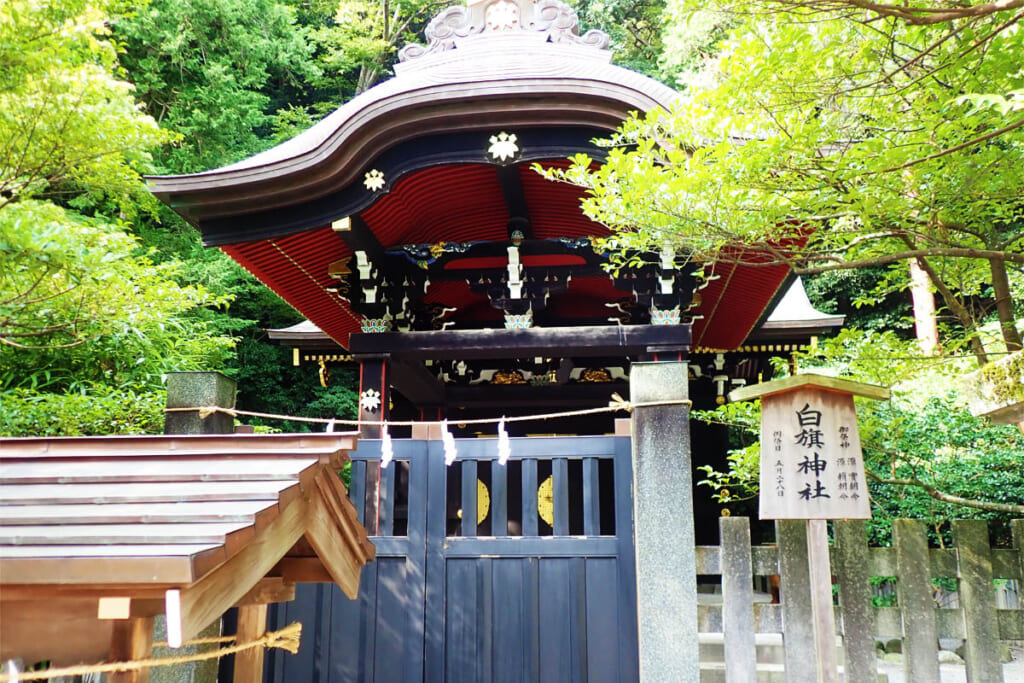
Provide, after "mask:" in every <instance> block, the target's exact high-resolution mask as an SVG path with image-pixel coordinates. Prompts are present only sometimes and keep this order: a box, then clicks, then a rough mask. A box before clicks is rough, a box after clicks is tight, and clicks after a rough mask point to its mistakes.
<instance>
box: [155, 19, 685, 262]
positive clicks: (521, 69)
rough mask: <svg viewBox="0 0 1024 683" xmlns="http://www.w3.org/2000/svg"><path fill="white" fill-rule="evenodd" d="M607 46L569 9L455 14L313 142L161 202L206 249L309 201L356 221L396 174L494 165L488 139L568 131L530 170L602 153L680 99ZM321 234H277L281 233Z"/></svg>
mask: <svg viewBox="0 0 1024 683" xmlns="http://www.w3.org/2000/svg"><path fill="white" fill-rule="evenodd" d="M499 15H500V16H499ZM602 36H603V34H600V33H599V32H595V31H590V32H588V33H587V34H585V35H584V36H583V37H580V36H578V35H577V34H576V16H575V13H574V12H573V11H572V10H571V9H570V8H568V6H566V5H564V4H563V3H561V2H557V0H540V2H537V3H534V2H531V0H491V1H490V2H488V1H486V0H485V1H484V2H476V3H474V4H473V5H472V6H470V7H461V6H459V7H452V8H449V9H447V10H445V11H444V12H443V13H442V14H441V15H439V16H438V17H436V18H435V20H434V21H433V22H432V23H431V25H430V27H428V29H427V37H428V39H429V43H428V45H427V46H425V47H424V46H418V45H411V46H407V47H406V48H405V49H404V50H403V52H402V56H403V57H405V58H406V61H403V62H401V63H400V64H399V65H397V66H396V69H395V71H396V75H395V76H394V77H393V78H391V79H389V80H387V81H384V82H383V83H380V84H379V85H377V86H375V87H373V88H371V89H369V90H367V91H365V92H363V93H362V94H360V95H358V96H357V97H355V98H353V99H352V100H351V101H349V102H348V103H346V104H345V105H343V106H342V107H341V108H339V109H338V110H336V111H335V112H334V113H332V114H331V115H329V116H328V117H326V118H325V119H323V120H322V121H321V122H320V123H318V124H316V125H315V126H313V127H312V128H310V129H309V130H307V131H305V132H304V133H302V134H300V135H299V136H297V137H295V138H293V139H291V140H289V141H287V142H285V143H283V144H281V145H278V146H277V147H274V148H272V149H270V150H267V151H266V152H263V153H261V154H257V155H255V156H253V157H250V158H248V159H245V160H243V161H240V162H238V163H235V164H232V165H230V166H226V167H223V168H218V169H214V170H211V171H206V172H203V173H196V174H192V175H182V176H154V177H151V178H149V182H150V186H151V189H152V191H153V192H154V194H156V195H157V196H158V197H160V198H161V199H163V200H164V201H165V202H167V203H168V204H169V205H170V206H172V207H173V208H174V209H175V210H176V211H177V212H178V213H180V214H181V215H182V216H184V217H185V218H186V219H187V220H188V221H190V222H191V223H192V224H193V225H196V226H197V227H199V228H200V230H201V231H202V232H203V237H204V242H205V243H207V244H211V245H219V244H229V243H235V242H238V241H245V240H246V238H247V237H248V238H250V239H251V238H252V237H253V235H248V234H246V232H245V231H238V230H230V229H228V228H227V227H226V224H227V223H230V219H232V218H234V217H237V216H240V215H247V216H252V215H262V214H269V215H268V217H267V220H271V221H272V220H273V219H272V218H271V216H276V215H279V214H280V213H281V211H282V210H285V209H287V208H288V207H294V206H297V205H302V204H306V203H309V202H320V204H328V205H331V208H330V209H329V210H327V211H326V213H325V214H324V215H322V216H319V219H320V221H321V223H325V222H330V221H331V220H334V219H336V218H338V217H340V216H345V215H351V214H353V213H355V212H357V211H359V210H361V209H363V208H365V206H367V205H369V204H370V203H372V201H373V199H374V196H373V194H372V193H371V194H367V193H365V192H363V191H361V190H362V189H363V188H362V182H363V178H364V176H365V173H366V172H367V171H369V170H370V169H374V168H378V167H379V166H382V165H388V164H391V165H392V166H393V167H394V171H395V172H393V173H390V174H386V175H385V177H386V179H387V182H388V183H391V182H393V181H394V180H396V179H397V177H399V176H400V175H402V174H404V173H408V172H410V171H412V170H416V169H419V168H424V167H427V166H432V165H438V164H445V163H453V162H474V161H480V162H485V163H494V161H495V160H494V158H493V157H491V156H489V155H488V154H487V149H488V145H487V144H486V140H488V138H489V137H490V136H491V135H493V134H494V133H496V132H498V131H501V130H517V131H518V130H522V129H524V128H543V129H546V130H548V131H553V132H554V133H553V134H549V135H547V136H538V137H537V138H536V139H535V140H533V141H532V145H533V148H532V149H527V148H525V147H524V148H522V150H521V153H520V154H519V156H518V157H517V158H519V159H524V158H525V159H539V158H559V157H564V156H565V155H566V153H571V152H572V151H580V150H582V149H592V145H591V144H590V139H591V138H592V137H593V136H594V135H600V134H603V133H606V132H608V131H611V130H614V129H615V128H616V127H617V126H618V125H619V124H620V123H621V122H622V121H623V120H624V119H625V118H626V117H627V116H628V115H629V113H630V112H634V111H640V112H643V111H649V110H651V109H653V108H655V107H659V106H662V107H664V106H668V105H669V104H670V103H671V102H672V101H673V100H674V99H675V98H676V97H677V94H676V92H675V91H673V90H672V89H671V88H668V87H667V86H665V85H663V84H661V83H659V82H657V81H655V80H653V79H651V78H648V77H646V76H643V75H641V74H638V73H635V72H633V71H629V70H628V69H623V68H621V67H618V66H615V65H613V64H611V63H610V59H611V53H610V52H609V51H608V50H606V49H603V46H604V45H605V44H606V42H607V37H606V36H603V38H602ZM571 131H575V135H570V136H569V137H567V136H566V134H567V133H570V132H571ZM558 132H560V133H561V134H558ZM474 134H475V135H474ZM520 137H521V134H520ZM480 143H483V144H480ZM346 189H349V190H350V191H349V192H347V193H346V192H345V190H346ZM342 195H344V196H342ZM331 197H333V200H334V201H333V202H332V201H331V200H330V198H331ZM275 210H276V211H277V212H278V213H276V214H275V213H274V212H275ZM278 223H280V222H279V221H278ZM260 224H262V223H260ZM250 225H252V222H251V221H250ZM308 227H311V226H308V225H299V224H293V225H288V226H282V225H277V228H276V230H274V231H273V232H276V233H277V234H281V233H283V232H295V231H299V230H303V229H306V228H308ZM263 232H266V231H265V230H264V231H260V230H257V233H258V234H257V235H256V238H257V239H258V238H259V236H261V234H262V233H263Z"/></svg>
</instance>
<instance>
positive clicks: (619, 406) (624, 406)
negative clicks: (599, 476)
mask: <svg viewBox="0 0 1024 683" xmlns="http://www.w3.org/2000/svg"><path fill="white" fill-rule="evenodd" d="M692 405H693V402H692V401H690V400H689V399H672V400H666V401H643V402H639V403H631V402H629V401H627V400H625V399H623V398H622V397H621V396H619V395H618V394H612V400H611V401H609V402H608V405H607V406H601V407H598V408H583V409H581V410H567V411H563V412H559V413H538V414H535V415H518V416H515V417H505V418H500V417H493V418H491V417H485V418H476V419H472V420H463V419H461V418H455V421H456V422H458V423H459V424H460V425H464V424H465V425H483V424H498V423H499V422H501V421H502V420H504V421H505V422H527V421H530V420H553V419H556V418H560V417H576V416H579V415H596V414H598V413H614V412H617V411H620V410H624V411H626V412H627V413H631V412H633V409H634V408H652V407H655V406H692ZM197 411H198V413H199V417H200V419H205V418H207V417H209V416H210V415H213V414H214V413H226V414H227V415H231V416H232V417H237V416H239V415H245V416H247V417H261V418H264V419H268V420H289V421H293V422H316V423H320V424H331V423H333V424H342V425H352V426H353V427H358V426H360V425H388V426H389V427H412V426H414V425H420V424H441V423H442V420H343V419H341V418H324V417H300V416H298V415H281V414H278V413H258V412H255V411H252V410H239V409H238V408H221V407H219V406H198V407H195V408H165V409H164V412H167V413H186V412H197Z"/></svg>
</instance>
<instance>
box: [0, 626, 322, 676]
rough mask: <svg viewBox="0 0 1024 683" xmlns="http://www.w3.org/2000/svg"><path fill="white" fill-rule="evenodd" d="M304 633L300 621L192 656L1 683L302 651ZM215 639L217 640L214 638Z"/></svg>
mask: <svg viewBox="0 0 1024 683" xmlns="http://www.w3.org/2000/svg"><path fill="white" fill-rule="evenodd" d="M301 635H302V624H300V623H298V622H296V623H294V624H289V625H288V626H285V627H284V628H283V629H281V630H280V631H271V632H270V633H265V634H263V636H262V637H260V638H257V639H256V640H253V641H250V642H248V643H241V644H239V645H232V646H230V647H222V648H218V649H216V650H210V651H207V652H199V653H196V654H192V655H179V656H177V657H150V658H148V659H136V660H133V661H130V662H108V663H106V664H81V665H79V666H68V667H64V668H61V669H47V670H45V671H23V672H18V673H0V683H8V681H18V682H19V683H21V681H44V680H48V679H50V678H57V677H58V676H84V675H85V674H92V673H114V672H117V671H138V670H139V669H149V668H151V667H154V666H173V665H174V664H185V663H187V662H201V661H205V660H207V659H219V658H221V657H226V656H227V655H233V654H236V653H238V652H243V651H245V650H252V649H255V648H257V647H277V648H280V649H282V650H287V651H288V652H291V653H292V654H295V653H297V652H298V651H299V638H300V637H301ZM210 640H214V639H210Z"/></svg>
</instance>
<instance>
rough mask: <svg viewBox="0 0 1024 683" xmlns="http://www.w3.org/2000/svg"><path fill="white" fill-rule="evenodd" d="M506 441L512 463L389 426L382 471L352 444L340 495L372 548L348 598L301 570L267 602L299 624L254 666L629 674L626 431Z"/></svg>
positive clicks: (283, 679)
mask: <svg viewBox="0 0 1024 683" xmlns="http://www.w3.org/2000/svg"><path fill="white" fill-rule="evenodd" d="M511 441H512V457H511V458H510V459H509V462H508V464H507V465H500V464H498V462H497V461H496V458H497V453H496V451H497V446H496V444H497V441H496V440H494V439H460V440H458V441H457V449H458V460H457V461H456V462H455V463H454V464H452V465H451V467H446V466H445V463H444V454H443V452H442V444H441V442H440V441H418V440H416V441H414V440H398V439H396V440H395V441H394V442H393V443H394V452H395V461H394V463H393V464H392V465H391V466H390V467H388V468H386V469H379V466H378V463H379V459H380V442H379V441H363V442H361V443H360V445H359V450H358V451H357V452H356V453H355V454H353V458H352V461H353V462H352V469H351V486H350V496H351V498H352V500H353V501H362V502H363V504H357V506H356V507H357V508H359V509H360V513H361V514H362V515H364V517H365V519H364V520H363V521H364V523H365V524H366V526H367V528H368V529H369V530H370V532H371V533H373V532H374V530H376V532H377V535H374V536H372V540H373V542H374V544H375V545H376V546H377V560H376V562H373V563H371V564H369V565H367V566H366V567H365V568H364V569H363V574H362V580H361V584H360V593H359V599H358V600H351V601H350V600H348V599H346V598H345V596H344V595H342V594H341V591H340V590H339V589H338V588H337V587H336V586H334V585H333V584H307V585H300V586H299V590H298V595H297V599H296V600H295V601H294V602H291V603H284V604H280V605H275V606H273V607H272V608H271V610H270V615H269V624H268V627H269V628H280V627H281V626H284V625H285V624H288V623H290V622H292V621H301V622H302V624H303V634H302V646H301V649H300V650H299V653H298V654H297V655H290V654H287V653H284V652H282V651H280V650H272V651H269V652H268V656H267V660H266V662H267V664H266V666H267V668H266V675H265V680H266V681H268V683H296V682H302V683H305V682H306V681H310V682H313V683H325V682H330V683H340V682H342V681H360V682H361V681H375V682H378V683H392V682H398V681H430V682H434V681H437V682H440V681H447V682H452V683H455V682H461V681H466V682H473V683H475V682H478V681H519V682H522V681H528V682H533V681H550V682H552V683H556V682H557V683H566V682H568V681H588V682H591V683H593V682H601V681H609V682H611V681H614V682H616V683H621V682H629V681H635V680H636V679H637V654H636V651H637V643H636V597H635V581H634V574H635V569H634V559H633V545H632V536H633V530H632V510H631V508H632V498H631V493H630V486H631V479H632V473H631V461H630V443H629V438H628V437H610V436H582V437H550V438H548V437H542V438H537V437H531V438H517V439H512V440H511ZM378 472H379V495H378V493H377V490H376V489H377V487H376V486H375V485H374V484H375V483H376V482H377V481H378ZM367 481H369V482H371V485H370V486H367ZM368 489H373V490H370V491H368ZM473 510H475V511H476V514H475V515H473V514H469V512H468V511H473ZM463 511H466V514H463Z"/></svg>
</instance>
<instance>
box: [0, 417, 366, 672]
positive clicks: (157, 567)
mask: <svg viewBox="0 0 1024 683" xmlns="http://www.w3.org/2000/svg"><path fill="white" fill-rule="evenodd" d="M354 447H355V438H354V436H353V435H351V434H313V435H258V436H256V435H226V436H142V437H73V438H28V439H0V468H2V469H0V472H2V475H0V482H2V486H0V582H2V590H0V619H2V621H3V638H2V640H0V659H8V658H10V657H20V658H22V659H23V660H25V661H26V662H31V661H37V660H45V659H49V660H52V661H53V662H54V663H55V664H65V663H66V664H72V663H76V662H78V661H97V660H102V659H104V658H105V657H106V656H107V653H108V651H109V649H110V643H111V632H112V631H111V629H112V626H111V624H112V622H111V621H110V620H106V619H100V618H99V613H100V606H101V605H102V604H103V603H102V601H104V600H109V599H120V600H124V601H126V605H127V613H126V614H124V617H125V618H127V617H128V616H132V617H140V616H151V615H153V614H165V615H166V617H167V625H168V640H169V642H171V644H172V645H173V644H174V643H175V642H176V641H178V642H180V641H181V640H187V639H189V638H191V637H193V636H194V635H195V634H196V633H198V632H199V631H200V630H201V629H202V628H204V627H205V626H206V625H207V624H208V623H210V622H211V621H213V620H214V619H216V618H218V617H219V616H220V615H221V614H222V613H223V612H224V611H225V610H226V609H227V608H229V607H231V606H232V605H235V604H236V603H238V602H239V600H242V599H243V598H244V597H245V596H246V594H247V593H249V591H250V590H251V589H253V588H254V587H255V586H257V585H258V584H260V583H261V582H262V581H264V580H265V577H268V576H270V577H273V579H271V580H270V581H271V582H272V583H274V582H276V583H277V584H283V585H288V584H292V582H294V581H295V580H296V577H295V576H293V575H292V574H291V573H290V568H291V566H292V564H301V566H302V570H303V573H302V577H306V578H302V577H300V578H299V580H308V577H309V576H310V571H309V569H310V562H311V561H313V562H315V563H316V564H317V566H318V567H319V568H320V569H319V574H320V579H321V580H327V581H332V582H334V583H337V584H338V585H339V586H340V587H341V588H342V590H343V591H344V592H345V594H346V595H348V596H349V597H351V598H355V596H356V594H357V592H358V587H359V574H360V569H361V568H362V566H363V565H364V564H365V563H366V562H368V561H370V560H372V559H373V557H374V548H373V545H372V544H371V543H370V542H369V541H368V540H367V537H366V531H365V529H364V528H363V527H362V525H361V524H359V522H358V520H357V516H356V511H355V509H354V508H353V507H352V504H351V503H350V502H349V500H348V497H347V494H346V491H345V488H344V485H343V484H342V483H341V482H340V481H339V479H338V475H337V469H338V468H339V467H340V466H341V465H342V464H343V463H344V462H346V461H347V460H348V456H347V455H346V452H347V451H349V450H352V449H353V448H354ZM303 538H304V539H305V541H304V542H301V543H300V541H302V539H303ZM310 549H311V550H310Z"/></svg>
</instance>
